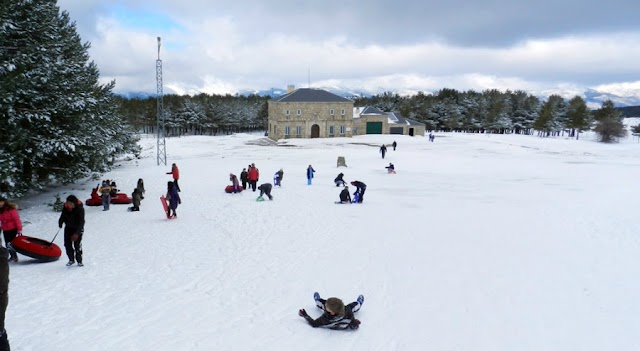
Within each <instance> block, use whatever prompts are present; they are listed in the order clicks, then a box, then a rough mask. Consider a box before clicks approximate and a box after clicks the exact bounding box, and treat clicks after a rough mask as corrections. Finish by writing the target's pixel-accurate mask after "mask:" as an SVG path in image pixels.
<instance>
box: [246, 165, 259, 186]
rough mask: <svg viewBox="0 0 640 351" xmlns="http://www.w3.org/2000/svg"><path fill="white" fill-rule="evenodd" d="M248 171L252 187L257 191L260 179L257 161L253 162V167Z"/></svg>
mask: <svg viewBox="0 0 640 351" xmlns="http://www.w3.org/2000/svg"><path fill="white" fill-rule="evenodd" d="M247 173H248V174H247V177H248V179H249V186H251V189H252V190H253V191H254V192H255V191H256V185H257V184H258V179H260V171H259V170H258V167H256V164H255V163H252V164H251V168H249V171H248V172H247Z"/></svg>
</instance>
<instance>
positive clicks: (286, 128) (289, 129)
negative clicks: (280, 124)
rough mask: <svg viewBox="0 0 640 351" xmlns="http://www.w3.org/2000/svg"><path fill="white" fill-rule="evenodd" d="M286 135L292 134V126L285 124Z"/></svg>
mask: <svg viewBox="0 0 640 351" xmlns="http://www.w3.org/2000/svg"><path fill="white" fill-rule="evenodd" d="M284 135H286V136H289V135H291V127H289V126H284Z"/></svg>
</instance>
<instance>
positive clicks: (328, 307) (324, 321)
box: [298, 293, 364, 330]
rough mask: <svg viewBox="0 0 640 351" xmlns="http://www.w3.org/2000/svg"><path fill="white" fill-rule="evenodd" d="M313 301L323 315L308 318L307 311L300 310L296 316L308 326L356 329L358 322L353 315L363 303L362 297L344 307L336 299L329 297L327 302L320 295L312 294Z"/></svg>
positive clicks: (358, 325) (340, 301)
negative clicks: (302, 319)
mask: <svg viewBox="0 0 640 351" xmlns="http://www.w3.org/2000/svg"><path fill="white" fill-rule="evenodd" d="M313 299H314V300H315V301H316V307H318V308H319V309H321V310H322V311H323V312H324V313H322V316H320V318H318V319H313V318H311V317H309V315H308V314H307V311H305V310H304V308H303V309H300V310H299V311H298V315H299V316H300V317H302V318H304V319H305V320H306V321H307V322H308V323H309V325H311V326H312V327H314V328H318V327H323V328H329V329H334V330H345V329H358V328H359V327H360V321H359V320H357V319H356V318H355V317H354V315H353V314H354V313H356V312H358V311H359V310H360V307H362V304H363V303H364V296H362V295H360V296H358V299H357V300H356V301H355V302H352V303H350V304H348V305H346V306H345V305H344V303H343V302H342V300H340V299H339V298H337V297H330V298H328V299H327V300H324V299H322V298H320V294H318V293H314V294H313Z"/></svg>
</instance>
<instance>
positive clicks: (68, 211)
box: [58, 195, 84, 267]
mask: <svg viewBox="0 0 640 351" xmlns="http://www.w3.org/2000/svg"><path fill="white" fill-rule="evenodd" d="M63 224H64V225H65V227H64V248H65V249H66V251H67V257H69V262H67V266H71V265H72V264H74V263H75V262H76V261H77V262H78V266H80V267H82V266H84V264H83V263H82V236H83V234H84V207H83V206H82V201H80V200H78V198H77V197H76V196H75V195H69V196H67V201H66V202H65V203H64V208H63V209H62V213H61V214H60V219H58V227H59V228H62V225H63Z"/></svg>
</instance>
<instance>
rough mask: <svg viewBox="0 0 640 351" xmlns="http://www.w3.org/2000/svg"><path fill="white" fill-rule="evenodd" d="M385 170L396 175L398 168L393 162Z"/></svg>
mask: <svg viewBox="0 0 640 351" xmlns="http://www.w3.org/2000/svg"><path fill="white" fill-rule="evenodd" d="M385 168H386V169H387V173H396V167H395V166H394V165H393V163H391V162H389V165H388V166H387V167H385Z"/></svg>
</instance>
